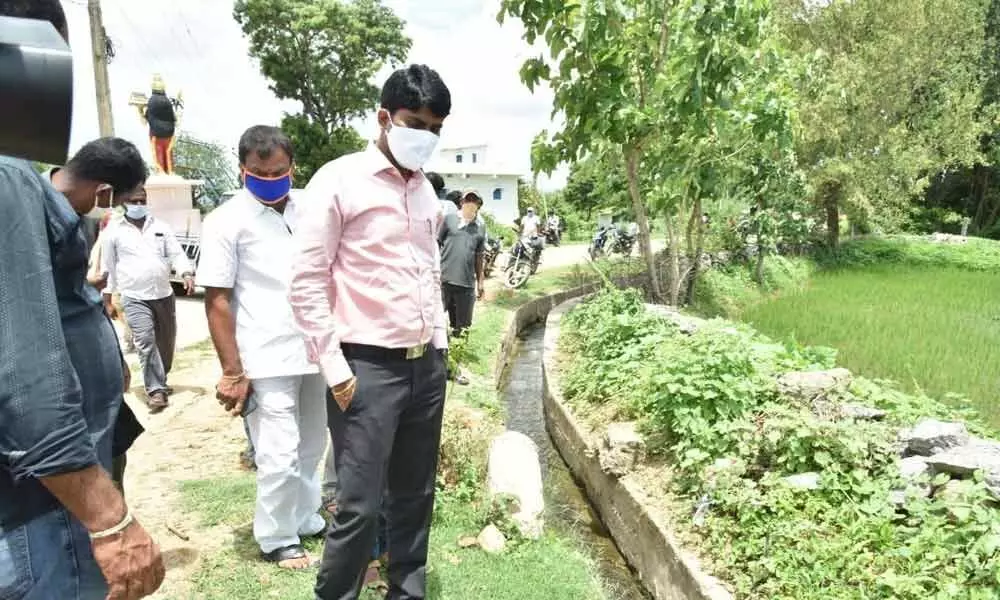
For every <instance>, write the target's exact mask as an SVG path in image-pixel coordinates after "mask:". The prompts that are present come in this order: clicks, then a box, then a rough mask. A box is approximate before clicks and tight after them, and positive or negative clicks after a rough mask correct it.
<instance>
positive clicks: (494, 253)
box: [483, 237, 501, 277]
mask: <svg viewBox="0 0 1000 600" xmlns="http://www.w3.org/2000/svg"><path fill="white" fill-rule="evenodd" d="M485 245H486V249H485V250H484V251H483V275H485V276H486V277H489V276H490V275H492V274H493V269H494V267H496V263H497V257H498V256H500V249H501V245H500V240H499V239H496V238H491V237H487V238H486V244H485Z"/></svg>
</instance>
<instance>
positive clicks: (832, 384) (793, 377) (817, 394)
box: [778, 369, 853, 402]
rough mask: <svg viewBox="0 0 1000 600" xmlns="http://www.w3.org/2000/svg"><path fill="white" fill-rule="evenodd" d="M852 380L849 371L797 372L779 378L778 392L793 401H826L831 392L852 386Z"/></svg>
mask: <svg viewBox="0 0 1000 600" xmlns="http://www.w3.org/2000/svg"><path fill="white" fill-rule="evenodd" d="M852 380H853V376H852V375H851V372H850V371H848V370H847V369H830V370H829V371H797V372H792V373H785V374H784V375H782V376H781V377H779V378H778V392H779V393H780V394H781V395H782V396H785V397H787V398H790V399H793V400H798V401H801V402H816V401H818V400H825V399H826V397H827V395H828V394H829V393H830V392H832V391H834V390H836V389H838V388H844V387H846V386H848V385H850V383H851V381H852Z"/></svg>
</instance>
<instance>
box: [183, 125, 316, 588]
mask: <svg viewBox="0 0 1000 600" xmlns="http://www.w3.org/2000/svg"><path fill="white" fill-rule="evenodd" d="M239 159H240V167H241V169H242V171H243V179H244V185H245V188H244V189H243V190H241V191H240V193H238V194H237V195H236V196H234V197H233V198H232V199H231V200H229V201H228V202H226V203H225V204H223V205H222V206H220V207H219V208H217V209H215V210H214V211H213V212H212V213H210V214H209V215H208V217H207V218H206V219H205V224H204V227H203V230H202V249H201V261H200V263H199V265H198V284H199V285H201V286H202V287H204V288H205V312H206V314H207V316H208V327H209V331H210V332H211V334H212V341H213V343H214V344H215V349H216V352H217V354H218V356H219V362H220V363H221V365H222V379H221V380H220V381H219V384H218V386H217V387H216V389H217V397H218V399H219V403H220V404H222V406H223V407H224V408H225V409H226V410H228V411H230V413H231V414H233V415H234V416H238V415H241V414H242V415H244V416H245V418H246V423H247V425H248V427H249V430H250V439H251V441H252V443H253V447H254V450H255V453H256V454H255V461H256V464H257V507H256V511H255V514H254V526H253V531H254V538H255V539H256V540H257V544H258V545H259V546H260V549H261V553H262V556H263V558H264V559H265V560H267V561H268V562H273V563H277V564H278V566H280V567H283V568H287V569H303V568H307V567H309V566H310V564H311V559H310V558H309V556H308V555H307V553H306V551H305V549H304V548H303V547H302V544H301V539H300V536H305V537H312V536H316V535H319V534H321V533H323V532H324V531H325V530H326V521H324V520H323V518H322V517H321V516H320V515H319V514H318V512H317V511H318V510H319V507H320V481H319V477H318V473H317V471H318V468H319V463H320V460H321V459H322V457H323V453H324V451H325V449H326V443H327V440H328V434H327V421H326V390H327V386H326V382H325V380H324V379H323V376H322V375H320V374H319V367H317V366H316V365H315V364H313V363H311V362H310V361H309V356H308V354H307V350H306V343H305V338H304V337H303V335H302V334H301V333H300V332H299V330H298V328H297V327H296V325H295V321H294V319H293V317H292V309H291V306H290V305H289V303H288V282H289V280H290V279H291V276H292V259H293V254H294V251H293V249H294V244H293V240H292V232H293V231H295V227H296V216H297V215H298V214H300V210H301V208H302V207H301V206H300V203H301V202H303V201H304V200H303V198H302V197H298V196H296V195H293V194H292V193H291V188H292V164H293V159H294V153H293V149H292V144H291V141H290V140H289V139H288V137H287V136H286V135H285V134H284V133H282V132H281V130H280V129H278V128H276V127H268V126H263V125H258V126H255V127H251V128H250V129H248V130H247V131H246V133H244V134H243V137H242V138H241V139H240V144H239Z"/></svg>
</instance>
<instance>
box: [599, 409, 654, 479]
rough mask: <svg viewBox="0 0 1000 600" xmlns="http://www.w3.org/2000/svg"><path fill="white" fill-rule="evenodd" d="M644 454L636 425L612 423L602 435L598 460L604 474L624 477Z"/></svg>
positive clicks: (644, 448)
mask: <svg viewBox="0 0 1000 600" xmlns="http://www.w3.org/2000/svg"><path fill="white" fill-rule="evenodd" d="M645 453H646V444H645V442H644V441H643V439H642V435H640V433H639V429H638V424H637V423H635V422H630V423H612V424H610V425H608V429H607V431H606V432H605V434H604V443H603V445H602V446H601V449H600V452H599V453H598V459H599V460H600V463H601V469H602V470H603V471H604V472H605V473H607V474H609V475H614V476H615V477H624V476H625V475H627V474H629V473H631V472H632V471H633V470H634V469H635V467H636V466H637V465H638V464H639V463H640V462H641V461H642V459H643V458H644V456H645Z"/></svg>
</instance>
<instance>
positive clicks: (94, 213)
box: [84, 190, 115, 220]
mask: <svg viewBox="0 0 1000 600" xmlns="http://www.w3.org/2000/svg"><path fill="white" fill-rule="evenodd" d="M103 191H104V190H100V191H99V192H98V193H97V194H95V195H94V208H92V209H90V210H88V211H87V214H86V215H84V216H85V217H89V218H91V219H98V220H100V219H103V218H104V217H106V216H107V215H108V213H109V212H111V207H112V206H114V204H115V192H114V190H111V195H110V196H109V200H108V206H101V196H100V192H103Z"/></svg>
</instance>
